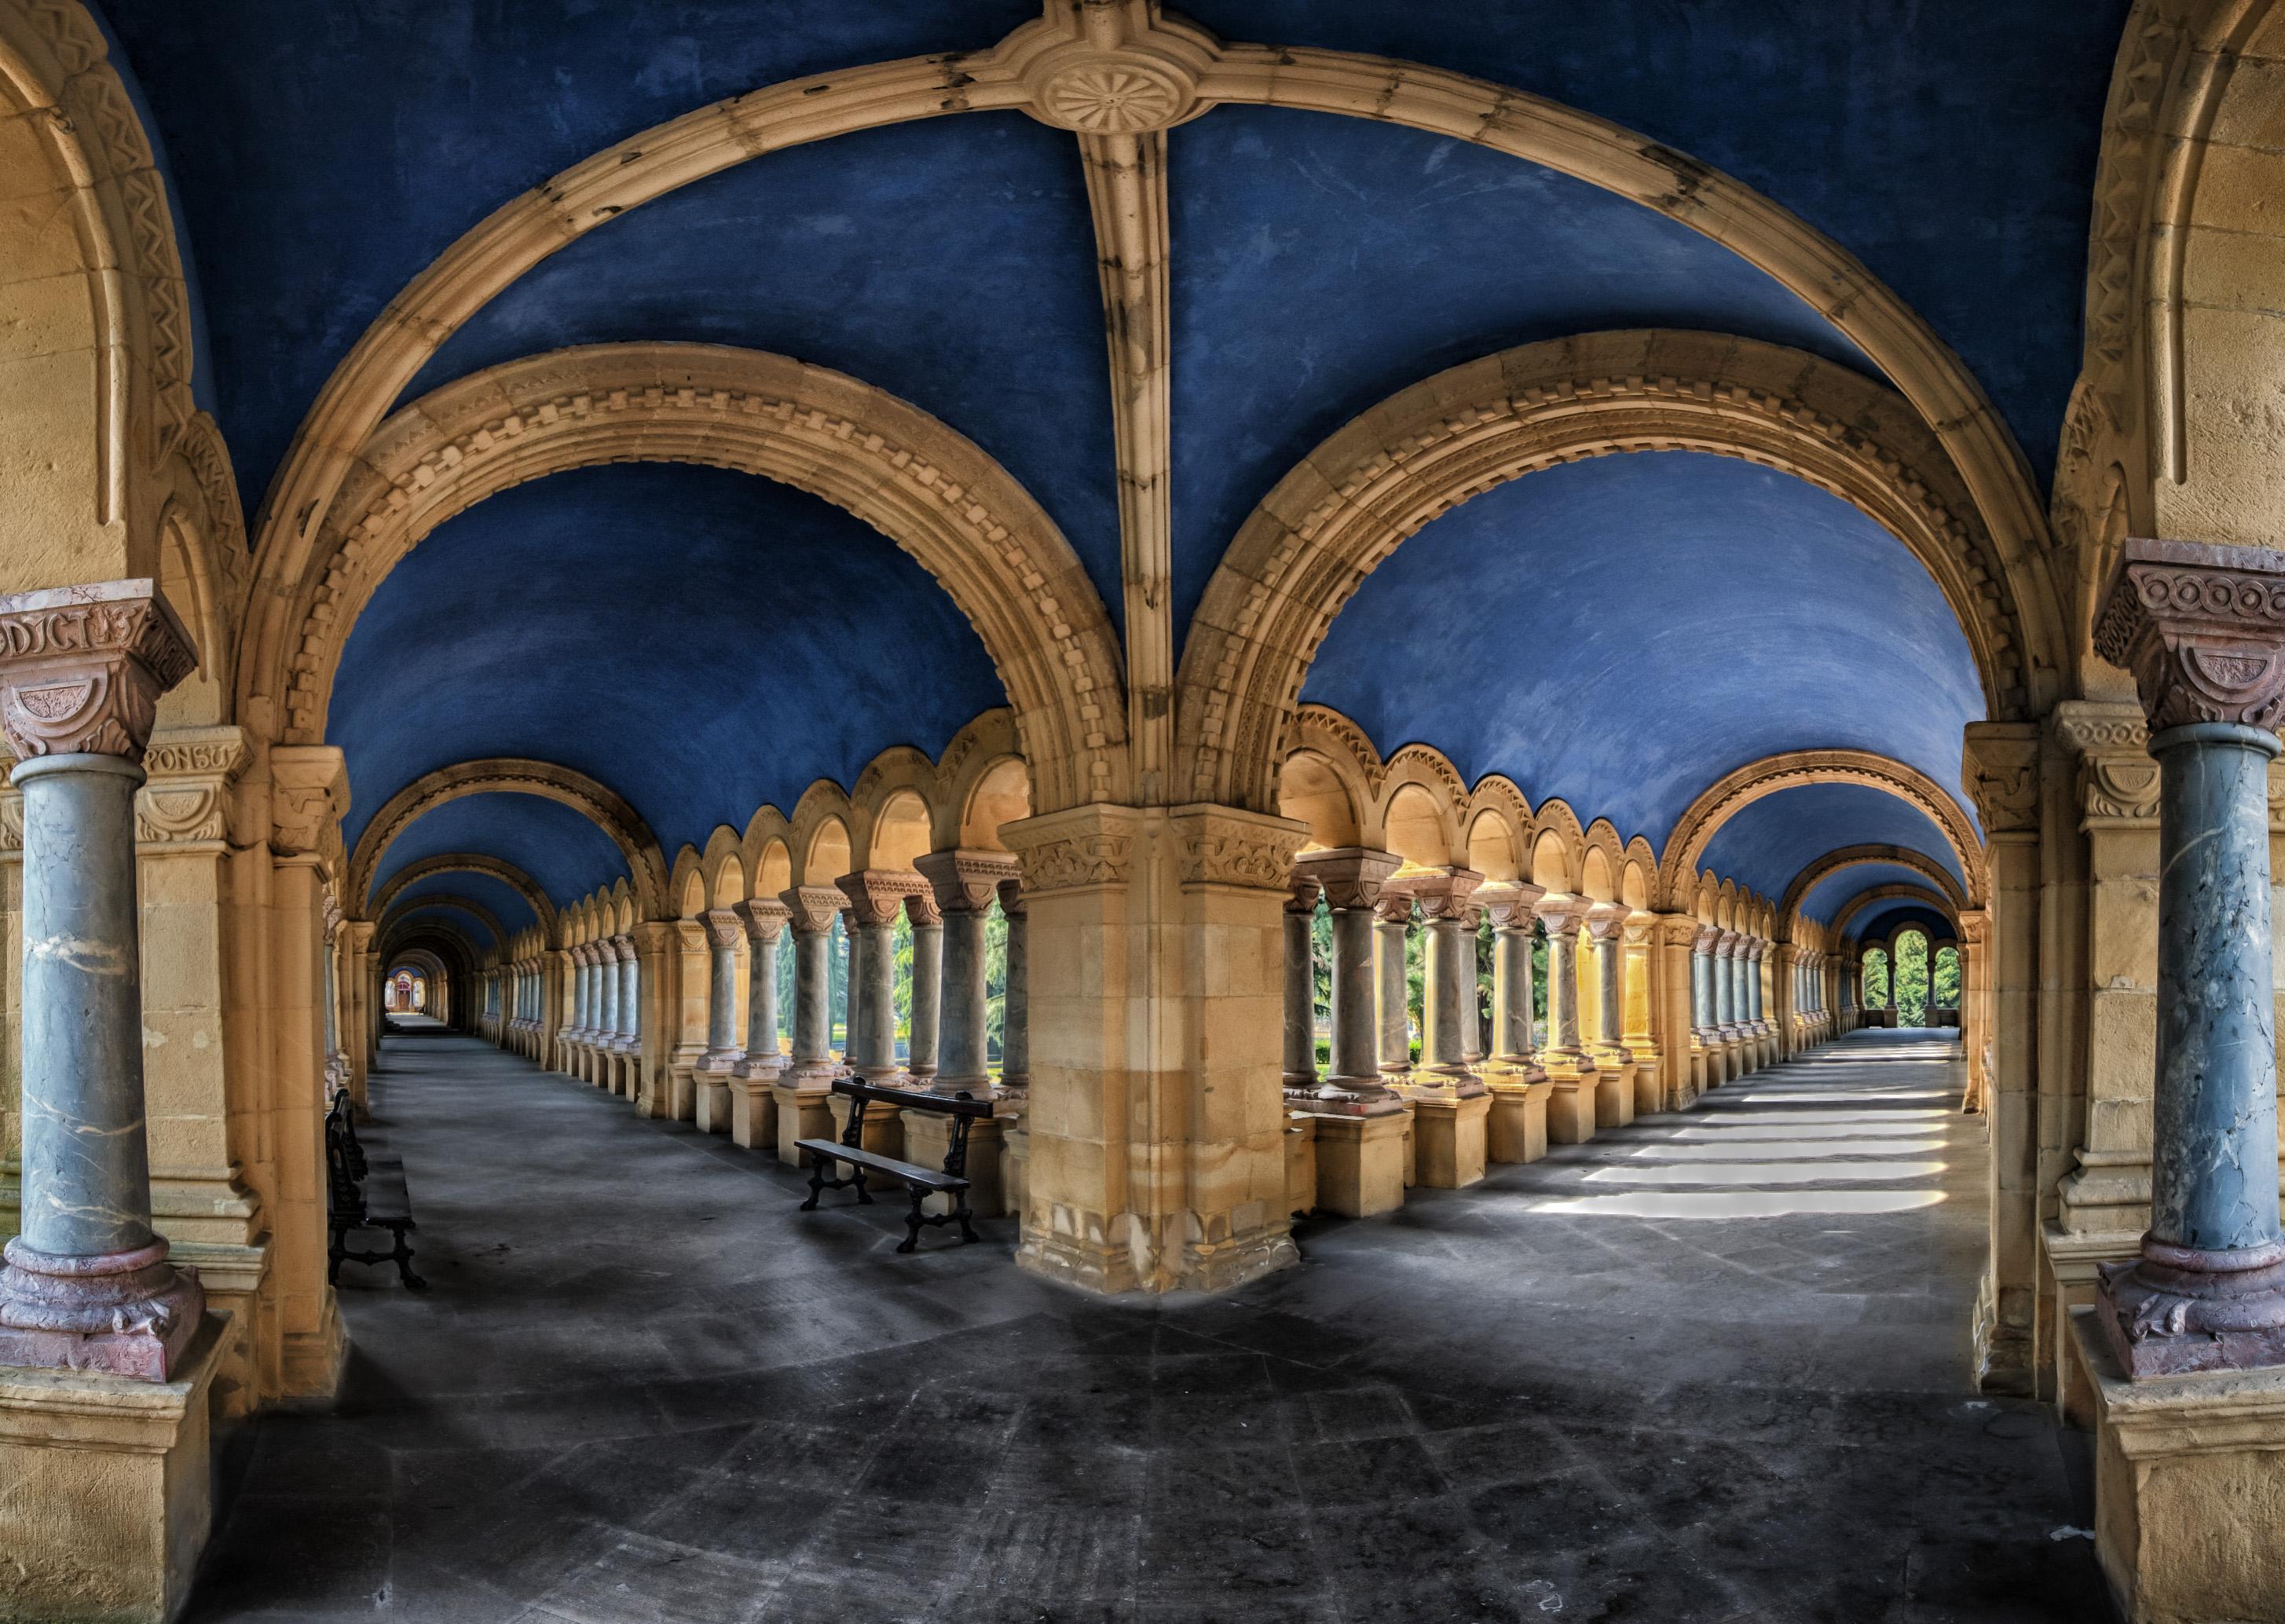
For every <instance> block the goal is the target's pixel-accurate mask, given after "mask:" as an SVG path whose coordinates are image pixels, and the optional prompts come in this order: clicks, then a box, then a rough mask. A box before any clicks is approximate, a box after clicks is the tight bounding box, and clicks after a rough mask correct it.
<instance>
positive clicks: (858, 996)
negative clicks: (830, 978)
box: [836, 886, 865, 1072]
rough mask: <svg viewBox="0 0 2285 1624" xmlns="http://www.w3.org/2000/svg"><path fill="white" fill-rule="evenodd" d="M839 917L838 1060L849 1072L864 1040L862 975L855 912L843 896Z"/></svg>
mask: <svg viewBox="0 0 2285 1624" xmlns="http://www.w3.org/2000/svg"><path fill="white" fill-rule="evenodd" d="M836 889H837V886H836ZM840 920H841V1063H842V1065H843V1066H844V1067H845V1068H847V1069H848V1070H849V1071H852V1072H853V1071H856V1069H857V1056H858V1055H859V1054H860V1053H861V1052H862V1045H863V1043H864V1039H863V1037H862V1036H861V1035H860V1034H861V1033H862V1032H863V1031H864V1028H865V977H864V972H863V970H862V969H861V968H860V966H859V963H858V954H859V952H860V949H859V946H858V943H857V916H856V914H854V913H852V912H851V910H850V907H849V903H848V898H846V897H845V896H844V898H842V904H841V913H840Z"/></svg>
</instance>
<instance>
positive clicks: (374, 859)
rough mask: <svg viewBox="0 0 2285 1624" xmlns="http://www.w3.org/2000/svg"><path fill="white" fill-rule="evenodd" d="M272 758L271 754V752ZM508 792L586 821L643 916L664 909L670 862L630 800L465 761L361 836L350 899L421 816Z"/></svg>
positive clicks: (591, 785)
mask: <svg viewBox="0 0 2285 1624" xmlns="http://www.w3.org/2000/svg"><path fill="white" fill-rule="evenodd" d="M273 754H274V752H273ZM496 793H506V794H512V795H533V796H539V797H541V798H542V799H544V800H549V801H554V802H555V803H556V804H559V805H562V806H568V807H569V808H570V809H571V810H572V811H574V812H578V813H580V814H581V815H582V816H584V817H585V818H587V819H588V820H591V821H592V822H593V823H594V824H595V826H596V827H597V828H601V830H602V831H603V833H604V834H606V835H608V836H610V837H611V842H612V843H613V844H614V845H616V846H617V847H618V849H619V854H620V856H622V857H623V858H624V859H626V864H627V870H628V872H629V874H630V875H632V876H633V880H634V887H635V897H636V902H637V906H639V908H640V911H641V912H642V913H644V914H657V913H659V912H660V911H661V908H662V906H663V904H664V898H665V896H666V892H667V884H666V859H665V858H664V856H663V855H662V854H661V852H660V851H659V847H658V841H657V839H656V836H653V835H652V834H651V832H650V826H649V825H648V824H647V823H645V822H644V821H643V820H642V815H641V814H640V812H636V811H635V809H634V808H633V807H632V806H630V805H629V804H627V803H626V802H625V801H624V800H622V799H620V798H619V796H617V795H616V794H615V793H613V792H612V791H611V790H610V789H609V788H605V787H604V786H603V785H601V784H600V783H598V782H596V781H594V780H593V779H592V778H589V777H588V776H587V775H586V774H585V773H575V772H573V771H572V770H571V769H570V768H569V767H559V766H557V765H554V763H553V762H546V761H527V760H522V759H521V758H517V757H493V758H491V759H488V760H484V761H464V762H460V763H459V764H457V765H453V766H449V767H440V768H438V769H437V770H436V772H434V773H424V774H422V775H421V776H420V778H418V779H415V780H414V781H412V783H410V784H407V785H406V786H405V787H404V788H402V789H400V790H398V791H397V793H396V794H395V795H393V796H389V799H388V800H387V801H386V802H384V803H383V804H381V810H380V811H379V812H375V813H373V820H372V821H371V822H370V823H368V824H366V825H365V833H364V834H363V835H361V836H358V838H357V851H355V852H354V853H353V854H352V855H351V857H350V859H349V895H350V897H351V898H357V897H362V896H365V895H366V894H367V893H368V892H370V891H371V890H372V889H373V875H374V873H375V872H376V871H377V870H378V869H379V867H380V865H381V858H382V856H383V855H384V854H385V853H386V852H387V851H388V850H389V844H390V843H391V842H393V841H395V840H396V838H397V836H399V835H402V834H403V833H404V831H405V830H406V829H408V828H412V825H413V824H414V823H415V822H416V821H418V820H420V818H421V817H423V816H424V815H426V814H427V813H428V812H433V811H435V810H436V808H437V807H439V806H442V805H444V804H446V803H447V802H451V801H457V800H459V799H460V798H461V797H462V796H471V795H490V794H496Z"/></svg>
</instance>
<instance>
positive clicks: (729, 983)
mask: <svg viewBox="0 0 2285 1624" xmlns="http://www.w3.org/2000/svg"><path fill="white" fill-rule="evenodd" d="M699 922H700V923H701V924H703V925H704V926H705V927H706V1052H705V1053H704V1054H703V1055H700V1056H699V1057H698V1067H697V1069H698V1070H699V1071H704V1072H708V1073H711V1074H714V1075H718V1076H722V1077H727V1076H728V1075H729V1074H730V1071H731V1069H732V1068H733V1067H734V1066H735V1065H736V1064H737V1063H738V1062H739V1061H741V1060H742V1059H743V1058H745V1054H746V1051H745V1049H744V1048H743V1047H741V1046H740V1044H739V1041H738V944H739V943H740V942H742V941H743V940H744V939H745V935H746V927H745V924H744V922H742V921H741V920H740V919H739V917H738V916H737V915H736V914H734V913H732V912H731V911H730V910H729V909H728V908H715V909H713V910H711V911H710V912H709V913H707V914H705V915H703V917H702V918H701V920H700V921H699Z"/></svg>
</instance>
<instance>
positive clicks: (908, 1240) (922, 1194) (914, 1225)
mask: <svg viewBox="0 0 2285 1624" xmlns="http://www.w3.org/2000/svg"><path fill="white" fill-rule="evenodd" d="M928 1198H929V1193H928V1191H927V1190H925V1189H923V1188H921V1186H919V1185H917V1184H915V1185H914V1186H913V1210H912V1211H911V1212H907V1213H906V1214H905V1243H904V1244H903V1245H901V1246H899V1247H898V1248H897V1250H898V1251H919V1250H920V1245H921V1226H922V1225H923V1223H925V1222H927V1221H928V1220H926V1219H924V1218H923V1217H922V1216H921V1204H922V1203H923V1202H924V1201H926V1200H927V1199H928Z"/></svg>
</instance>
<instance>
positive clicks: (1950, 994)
mask: <svg viewBox="0 0 2285 1624" xmlns="http://www.w3.org/2000/svg"><path fill="white" fill-rule="evenodd" d="M1933 979H1934V981H1935V984H1936V992H1935V997H1936V1008H1939V1009H1957V1008H1959V949H1958V948H1957V947H1939V948H1937V949H1936V974H1935V976H1934V977H1933Z"/></svg>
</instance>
